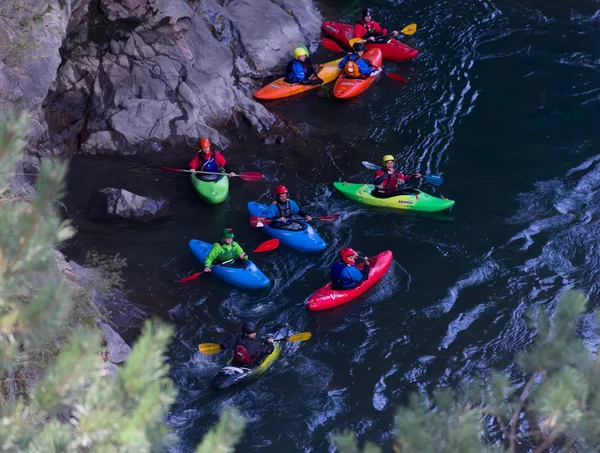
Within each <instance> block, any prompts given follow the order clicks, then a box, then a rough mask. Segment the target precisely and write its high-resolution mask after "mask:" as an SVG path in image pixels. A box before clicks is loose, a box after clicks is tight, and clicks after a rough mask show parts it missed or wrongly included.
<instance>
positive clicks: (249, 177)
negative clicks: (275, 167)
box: [160, 167, 264, 182]
mask: <svg viewBox="0 0 600 453" xmlns="http://www.w3.org/2000/svg"><path fill="white" fill-rule="evenodd" d="M160 169H161V170H162V171H167V172H171V173H202V174H205V175H223V176H228V177H229V178H233V177H236V178H237V177H239V178H241V179H242V180H243V181H250V182H256V181H261V180H262V179H263V178H264V175H263V174H262V173H258V172H255V171H247V172H244V173H240V174H239V175H235V176H232V175H230V174H229V173H217V172H212V171H197V170H184V169H182V168H170V167H160Z"/></svg>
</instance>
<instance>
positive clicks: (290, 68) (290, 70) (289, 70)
mask: <svg viewBox="0 0 600 453" xmlns="http://www.w3.org/2000/svg"><path fill="white" fill-rule="evenodd" d="M296 63H299V64H301V65H302V68H303V69H304V76H303V77H302V79H301V80H296V78H297V77H296V74H295V73H294V65H295V64H296ZM307 69H308V64H307V62H306V60H304V62H302V61H300V60H296V59H292V60H290V61H289V62H288V64H287V65H286V67H285V77H284V79H283V80H284V82H287V83H299V82H301V81H302V80H304V79H306V71H307Z"/></svg>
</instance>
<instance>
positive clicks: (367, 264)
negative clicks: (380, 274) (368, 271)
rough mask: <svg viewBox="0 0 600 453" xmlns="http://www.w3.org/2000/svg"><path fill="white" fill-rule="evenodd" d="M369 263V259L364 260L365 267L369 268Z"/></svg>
mask: <svg viewBox="0 0 600 453" xmlns="http://www.w3.org/2000/svg"><path fill="white" fill-rule="evenodd" d="M370 265H371V262H370V261H369V258H365V266H370Z"/></svg>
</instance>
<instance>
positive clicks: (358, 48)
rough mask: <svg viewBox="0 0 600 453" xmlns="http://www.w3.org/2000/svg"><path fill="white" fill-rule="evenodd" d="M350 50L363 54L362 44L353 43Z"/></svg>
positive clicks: (363, 46) (363, 47)
mask: <svg viewBox="0 0 600 453" xmlns="http://www.w3.org/2000/svg"><path fill="white" fill-rule="evenodd" d="M352 50H353V51H354V52H364V50H365V45H364V44H363V43H362V42H360V41H359V42H355V43H354V44H352Z"/></svg>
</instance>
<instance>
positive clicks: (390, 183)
mask: <svg viewBox="0 0 600 453" xmlns="http://www.w3.org/2000/svg"><path fill="white" fill-rule="evenodd" d="M379 172H381V173H382V174H383V173H384V171H383V170H379V171H378V172H377V173H379ZM377 176H379V175H377ZM377 176H376V177H377ZM398 179H399V178H398V172H394V174H392V175H387V176H386V178H385V179H384V180H383V182H382V183H381V184H377V185H376V186H375V190H376V191H377V192H379V193H381V194H389V193H392V192H394V191H395V190H396V188H397V187H398Z"/></svg>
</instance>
